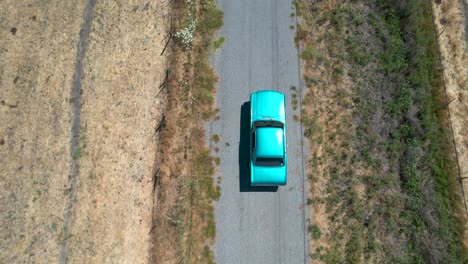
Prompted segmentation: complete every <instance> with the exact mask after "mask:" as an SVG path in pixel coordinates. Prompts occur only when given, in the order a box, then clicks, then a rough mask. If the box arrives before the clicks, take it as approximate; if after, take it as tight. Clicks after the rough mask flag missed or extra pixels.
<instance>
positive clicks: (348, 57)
mask: <svg viewBox="0 0 468 264" xmlns="http://www.w3.org/2000/svg"><path fill="white" fill-rule="evenodd" d="M295 3H296V8H298V9H300V10H301V12H300V14H301V19H302V21H303V24H302V25H301V27H298V32H297V36H296V40H301V46H302V48H303V51H302V53H301V59H302V60H304V62H305V63H304V68H303V71H304V76H305V77H304V79H305V82H306V85H307V87H308V88H309V90H308V91H307V93H306V95H305V97H304V100H303V109H302V116H301V119H302V122H303V125H304V133H305V136H306V137H307V138H308V139H309V142H310V148H311V151H310V153H311V156H312V158H311V159H310V161H309V163H308V164H309V169H310V171H311V172H313V174H312V173H309V175H308V179H309V181H310V183H311V188H312V190H313V192H312V197H311V199H312V200H313V201H315V202H314V203H311V204H310V206H311V208H312V217H316V218H319V219H324V220H321V221H312V222H314V225H311V226H309V231H310V232H311V236H312V238H313V239H316V241H315V242H314V243H312V247H313V249H312V256H313V257H314V259H316V260H317V261H321V262H324V263H343V262H350V263H369V262H381V261H389V262H394V263H395V262H396V263H421V262H436V263H437V262H439V263H463V262H466V261H467V259H466V251H465V250H466V249H464V248H463V245H462V242H461V236H462V234H463V224H462V223H461V222H460V220H461V219H463V217H464V213H463V211H461V208H460V201H461V200H460V199H461V198H460V197H459V185H457V184H458V183H457V182H456V171H455V164H454V161H453V158H452V157H453V149H452V148H451V145H450V144H449V136H448V134H447V131H446V127H447V126H446V122H447V117H446V113H445V112H444V110H441V109H442V107H441V106H443V102H442V100H441V98H442V97H441V88H442V87H441V77H440V72H439V65H438V61H437V58H436V56H437V53H436V52H437V50H436V46H435V45H436V43H435V37H434V33H433V28H432V21H431V7H430V2H428V1H422V0H416V1H411V2H403V1H398V0H392V1H381V0H376V1H371V2H366V3H359V4H358V3H357V2H355V1H347V0H342V1H322V2H309V1H296V2H295ZM306 12H308V13H306ZM299 28H301V29H300V30H299ZM319 54H320V56H319ZM345 77H346V78H345ZM319 201H323V203H322V202H319ZM318 215H320V216H321V217H318ZM317 230H318V231H319V232H318V231H317ZM314 234H315V235H314ZM318 234H320V235H318Z"/></svg>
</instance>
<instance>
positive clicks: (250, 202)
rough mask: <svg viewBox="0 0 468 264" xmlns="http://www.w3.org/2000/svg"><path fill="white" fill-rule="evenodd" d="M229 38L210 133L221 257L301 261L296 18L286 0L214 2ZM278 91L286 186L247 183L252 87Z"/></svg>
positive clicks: (219, 58)
mask: <svg viewBox="0 0 468 264" xmlns="http://www.w3.org/2000/svg"><path fill="white" fill-rule="evenodd" d="M219 3H220V7H221V9H222V10H223V12H224V27H223V29H222V30H221V32H220V35H222V36H224V37H225V38H226V40H225V42H224V46H223V48H222V49H221V51H219V52H218V53H217V55H216V56H215V60H214V66H215V68H216V70H217V72H218V75H219V77H220V80H219V85H218V90H217V105H218V108H219V109H220V112H219V113H220V116H221V119H220V120H218V121H213V122H212V123H211V124H210V128H209V133H208V134H209V135H208V136H209V137H211V136H212V135H215V134H218V135H219V136H220V138H221V141H220V142H219V143H218V146H221V150H220V152H219V153H220V154H217V153H214V155H220V158H221V163H220V168H219V174H218V175H216V176H215V177H218V176H221V177H222V179H221V190H222V192H221V197H220V200H219V202H218V203H217V205H216V212H215V217H216V228H217V232H216V234H217V237H216V242H215V258H216V260H217V262H218V263H269V264H271V263H306V262H307V258H308V253H307V244H308V241H307V236H306V234H305V221H306V219H305V215H306V214H305V210H306V207H307V206H306V205H305V204H304V192H306V191H307V190H305V187H304V171H303V167H302V162H303V139H302V135H303V134H302V129H301V125H300V123H299V122H296V121H294V120H293V116H294V115H299V109H300V95H299V90H300V86H299V83H300V75H299V62H298V51H297V49H296V48H295V46H294V33H295V30H294V29H295V24H296V23H295V17H294V16H293V17H291V13H294V9H293V8H292V6H291V2H290V1H279V0H275V1H230V0H221V1H219ZM262 89H271V90H277V91H281V92H283V93H285V94H286V99H287V102H286V104H287V112H286V113H287V126H288V134H287V141H288V155H289V157H288V184H287V186H284V187H279V188H278V189H275V188H268V187H257V188H253V187H250V186H249V185H250V184H249V181H250V178H249V157H248V155H249V150H248V149H249V115H250V108H249V107H250V106H249V104H248V101H249V100H250V97H249V96H250V93H252V92H255V91H257V90H262Z"/></svg>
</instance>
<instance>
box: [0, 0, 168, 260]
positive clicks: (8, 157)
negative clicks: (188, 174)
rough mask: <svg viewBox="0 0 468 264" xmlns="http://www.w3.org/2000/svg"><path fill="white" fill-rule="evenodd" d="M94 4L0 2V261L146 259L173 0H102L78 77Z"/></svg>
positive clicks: (94, 14) (95, 13)
mask: <svg viewBox="0 0 468 264" xmlns="http://www.w3.org/2000/svg"><path fill="white" fill-rule="evenodd" d="M90 2H93V1H90ZM86 4H87V3H86V2H80V3H73V4H71V3H65V2H61V1H58V2H57V1H56V2H51V3H34V4H27V3H22V2H18V1H7V2H5V1H4V2H2V4H1V8H0V10H1V11H0V12H1V14H0V16H1V17H2V18H3V19H2V20H1V22H0V28H1V33H0V36H1V39H2V40H1V46H0V49H1V50H0V53H1V56H0V84H1V87H2V89H0V101H1V104H0V111H1V113H2V114H0V142H3V144H0V164H1V166H0V168H1V169H0V174H1V181H0V193H1V194H0V200H1V205H0V214H1V217H0V218H1V219H2V225H1V228H0V237H1V239H0V241H1V242H0V248H1V251H2V253H0V262H2V263H12V262H37V263H49V262H58V261H59V256H60V251H62V256H61V260H62V261H64V260H68V261H69V262H83V261H84V262H99V263H103V262H119V263H145V262H147V261H148V259H149V255H150V246H151V243H152V240H151V237H150V236H149V234H148V233H149V231H150V229H151V227H152V209H153V208H152V205H153V203H152V202H153V201H152V192H153V183H152V176H153V173H154V167H155V160H157V156H156V154H157V152H158V149H157V145H158V144H157V142H158V134H157V133H155V128H156V126H157V125H158V123H159V121H160V120H161V118H162V110H163V107H164V101H165V98H164V96H163V94H160V95H159V96H158V92H159V84H160V83H161V82H162V81H163V80H164V76H165V70H166V59H165V57H164V56H160V53H161V51H162V50H163V48H164V44H165V42H164V40H163V38H164V37H165V34H166V26H167V21H168V16H167V14H168V10H167V1H156V2H154V1H152V2H150V3H146V4H141V3H140V2H137V1H127V2H125V3H124V4H117V3H113V2H106V1H104V2H102V1H96V2H95V6H94V8H93V10H92V12H91V14H90V15H91V17H90V18H91V22H90V27H89V37H88V41H87V49H86V53H84V54H83V55H84V56H83V58H82V59H81V60H82V61H81V63H82V68H81V71H82V72H81V73H80V72H78V74H79V75H81V76H77V77H76V78H74V76H73V75H74V72H76V67H77V59H78V60H80V59H79V58H78V57H77V54H80V51H79V47H80V45H78V43H79V41H80V33H81V34H83V32H82V31H81V30H82V29H83V21H84V18H83V16H84V14H86V12H85V9H86ZM74 80H79V81H80V82H81V89H80V90H79V92H80V96H81V98H80V99H81V100H80V101H79V104H78V105H77V106H78V107H79V110H80V122H79V132H80V133H79V140H78V141H77V144H76V147H75V148H71V147H70V144H71V142H72V139H73V137H71V134H70V133H71V131H72V128H71V125H72V122H71V121H72V119H73V116H72V114H71V113H72V106H73V105H74V104H76V103H77V101H75V100H76V96H73V94H71V93H70V91H71V86H72V85H73V83H74ZM73 163H76V164H77V168H79V169H78V171H77V173H76V175H75V177H76V178H75V183H74V186H72V184H73V181H72V180H71V179H72V178H69V176H70V173H71V171H70V164H73ZM67 208H68V209H69V213H68V214H69V216H68V217H69V224H68V227H66V226H67V224H66V223H65V221H66V218H67V216H66V215H67ZM67 230H68V231H67Z"/></svg>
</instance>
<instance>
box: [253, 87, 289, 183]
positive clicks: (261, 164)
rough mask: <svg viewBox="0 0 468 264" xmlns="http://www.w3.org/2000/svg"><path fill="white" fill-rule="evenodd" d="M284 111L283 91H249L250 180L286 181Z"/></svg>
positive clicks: (262, 181)
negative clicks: (250, 92)
mask: <svg viewBox="0 0 468 264" xmlns="http://www.w3.org/2000/svg"><path fill="white" fill-rule="evenodd" d="M286 146H287V145H286V113H285V97H284V94H282V93H279V92H277V91H270V90H265V91H258V92H256V93H252V94H251V95H250V154H251V155H250V157H251V158H250V183H251V185H253V186H258V185H260V186H277V185H286V182H287V175H286V171H287V166H286V164H287V155H286Z"/></svg>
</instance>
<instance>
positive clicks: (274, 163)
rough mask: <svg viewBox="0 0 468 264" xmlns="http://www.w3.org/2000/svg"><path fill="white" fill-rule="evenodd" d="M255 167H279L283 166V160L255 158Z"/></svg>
mask: <svg viewBox="0 0 468 264" xmlns="http://www.w3.org/2000/svg"><path fill="white" fill-rule="evenodd" d="M255 165H257V166H268V167H279V166H283V165H284V162H283V158H257V160H256V161H255Z"/></svg>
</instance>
